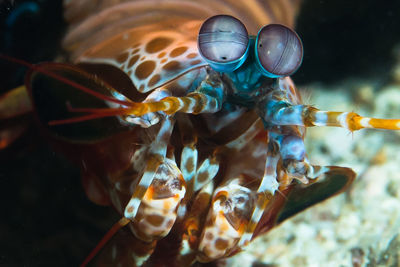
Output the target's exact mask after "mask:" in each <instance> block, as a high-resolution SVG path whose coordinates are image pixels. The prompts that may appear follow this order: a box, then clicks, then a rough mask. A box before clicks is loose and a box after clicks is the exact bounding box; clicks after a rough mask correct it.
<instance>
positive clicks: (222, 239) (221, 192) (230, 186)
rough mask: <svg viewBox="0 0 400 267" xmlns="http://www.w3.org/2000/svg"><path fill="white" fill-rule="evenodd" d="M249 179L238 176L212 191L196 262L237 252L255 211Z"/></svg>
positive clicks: (253, 196) (253, 195)
mask: <svg viewBox="0 0 400 267" xmlns="http://www.w3.org/2000/svg"><path fill="white" fill-rule="evenodd" d="M251 185H254V183H252V182H251V179H250V180H249V178H247V177H245V176H239V177H235V178H232V179H228V180H227V181H225V182H223V183H222V184H221V185H220V186H219V187H218V188H217V189H216V190H215V191H214V195H213V198H212V204H211V207H210V210H209V212H208V215H207V219H206V222H205V224H204V225H205V226H204V228H203V232H202V234H201V237H200V242H199V246H198V251H199V254H198V255H197V260H198V261H200V262H209V261H212V260H215V259H218V258H221V257H224V256H227V255H229V254H230V253H232V252H234V250H236V248H237V247H236V244H237V241H238V240H239V238H240V237H241V236H242V234H243V233H244V231H245V229H246V225H247V224H248V222H249V218H250V216H251V214H250V213H251V210H253V208H254V203H255V197H256V196H255V194H254V191H253V190H252V188H249V186H251Z"/></svg>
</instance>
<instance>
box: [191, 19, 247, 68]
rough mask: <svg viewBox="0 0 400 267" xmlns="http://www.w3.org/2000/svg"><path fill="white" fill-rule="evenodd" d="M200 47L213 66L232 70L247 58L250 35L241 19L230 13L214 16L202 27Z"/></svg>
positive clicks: (201, 52) (203, 55) (204, 56)
mask: <svg viewBox="0 0 400 267" xmlns="http://www.w3.org/2000/svg"><path fill="white" fill-rule="evenodd" d="M198 48H199V52H200V54H201V56H202V57H203V58H204V59H205V60H206V61H207V62H208V63H209V64H210V66H211V68H213V69H214V70H216V71H220V72H232V71H234V70H235V69H237V68H239V67H240V66H241V65H242V64H243V62H244V61H245V60H246V57H247V54H248V51H249V35H248V33H247V30H246V27H245V26H244V25H243V23H242V22H241V21H240V20H238V19H236V18H234V17H232V16H229V15H217V16H213V17H211V18H209V19H207V20H206V21H205V22H204V23H203V25H202V26H201V28H200V32H199V37H198Z"/></svg>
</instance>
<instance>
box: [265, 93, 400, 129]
mask: <svg viewBox="0 0 400 267" xmlns="http://www.w3.org/2000/svg"><path fill="white" fill-rule="evenodd" d="M259 109H260V111H259V112H260V113H261V116H262V118H263V120H264V122H265V123H266V124H267V125H274V126H282V125H297V126H305V127H313V126H333V127H342V128H345V129H348V130H350V131H357V130H360V129H363V128H372V129H386V130H400V120H398V119H377V118H368V117H362V116H360V115H358V114H357V113H354V112H336V111H322V110H319V109H317V108H314V107H312V106H308V105H292V104H290V103H288V102H286V101H281V100H275V99H269V100H267V101H266V102H264V103H263V104H262V106H261V107H260V108H259Z"/></svg>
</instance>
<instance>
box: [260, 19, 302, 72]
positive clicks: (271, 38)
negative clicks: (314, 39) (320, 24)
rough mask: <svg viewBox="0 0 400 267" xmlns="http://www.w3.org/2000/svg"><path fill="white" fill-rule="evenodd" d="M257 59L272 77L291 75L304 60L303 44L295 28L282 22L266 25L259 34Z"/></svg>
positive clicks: (263, 69) (262, 69) (264, 70)
mask: <svg viewBox="0 0 400 267" xmlns="http://www.w3.org/2000/svg"><path fill="white" fill-rule="evenodd" d="M255 53H256V59H257V62H258V65H259V67H261V71H262V72H263V74H264V75H265V76H267V77H270V78H278V77H284V76H290V75H292V74H293V73H295V72H296V70H297V69H298V68H299V67H300V65H301V62H302V60H303V45H302V43H301V40H300V37H299V36H298V35H297V33H295V32H294V31H293V30H291V29H289V28H288V27H286V26H283V25H280V24H269V25H266V26H264V27H263V28H262V29H261V30H260V31H259V32H258V35H257V40H256V47H255Z"/></svg>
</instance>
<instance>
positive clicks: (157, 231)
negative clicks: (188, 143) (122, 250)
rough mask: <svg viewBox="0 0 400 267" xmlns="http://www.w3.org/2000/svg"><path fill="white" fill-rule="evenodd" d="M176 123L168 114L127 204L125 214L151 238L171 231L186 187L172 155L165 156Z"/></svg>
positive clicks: (141, 233) (137, 230)
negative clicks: (169, 156) (170, 156)
mask: <svg viewBox="0 0 400 267" xmlns="http://www.w3.org/2000/svg"><path fill="white" fill-rule="evenodd" d="M173 125H174V123H173V120H172V119H171V118H169V117H166V118H165V120H164V121H163V122H162V124H161V127H160V130H159V132H158V134H157V136H156V139H155V141H154V142H153V143H152V144H151V145H150V149H149V152H148V155H147V159H148V161H147V163H146V166H145V168H144V170H143V175H142V177H141V178H140V180H139V181H138V183H137V184H136V186H135V188H134V192H133V194H132V197H131V199H130V201H129V203H128V204H127V206H126V208H125V213H124V215H125V217H126V218H128V219H130V220H131V221H132V222H133V227H132V230H133V232H134V233H135V235H136V236H137V237H138V238H140V239H142V240H144V241H148V242H151V241H153V240H154V239H159V238H161V237H163V236H165V235H167V234H168V233H169V231H170V230H171V228H172V226H173V224H174V222H175V220H176V217H177V214H176V208H177V206H178V205H179V203H180V201H181V200H182V199H183V197H184V195H185V191H186V187H185V182H184V179H183V177H182V173H181V171H180V170H179V168H178V167H177V166H176V163H175V161H174V160H173V159H171V158H167V157H166V155H167V146H168V143H169V137H170V135H171V132H172V129H173Z"/></svg>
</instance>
